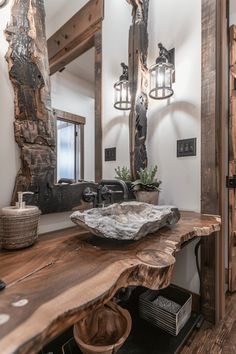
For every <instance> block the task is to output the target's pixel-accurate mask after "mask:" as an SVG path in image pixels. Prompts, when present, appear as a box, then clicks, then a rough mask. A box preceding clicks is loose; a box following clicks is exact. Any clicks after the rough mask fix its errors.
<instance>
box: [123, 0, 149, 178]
mask: <svg viewBox="0 0 236 354" xmlns="http://www.w3.org/2000/svg"><path fill="white" fill-rule="evenodd" d="M127 1H128V2H129V3H130V4H131V5H132V6H133V13H132V16H133V24H132V25H131V27H130V31H129V82H130V91H131V112H130V116H129V129H130V170H131V175H132V178H133V179H136V178H137V177H138V176H137V171H138V170H139V169H140V168H145V167H147V151H146V145H145V143H146V136H147V109H148V94H147V90H148V78H147V74H148V69H147V51H148V32H147V23H148V7H149V0H142V1H140V0H127Z"/></svg>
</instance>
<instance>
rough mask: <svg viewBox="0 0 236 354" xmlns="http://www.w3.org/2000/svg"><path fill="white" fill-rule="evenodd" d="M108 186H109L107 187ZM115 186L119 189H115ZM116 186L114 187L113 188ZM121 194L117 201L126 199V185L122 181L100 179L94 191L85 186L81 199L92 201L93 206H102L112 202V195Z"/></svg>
mask: <svg viewBox="0 0 236 354" xmlns="http://www.w3.org/2000/svg"><path fill="white" fill-rule="evenodd" d="M108 187H109V188H108ZM117 187H118V188H119V189H120V190H117ZM114 188H116V189H114ZM118 195H121V198H116V201H117V199H119V201H125V200H128V187H127V185H126V183H125V182H124V181H121V180H102V181H101V182H100V184H99V185H98V187H97V190H96V191H94V190H92V189H91V188H89V187H88V188H85V190H84V193H83V199H84V201H85V202H88V203H91V202H92V203H93V207H94V208H100V207H103V206H104V205H105V204H107V203H108V204H113V203H114V197H115V196H118Z"/></svg>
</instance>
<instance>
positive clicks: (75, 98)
mask: <svg viewBox="0 0 236 354" xmlns="http://www.w3.org/2000/svg"><path fill="white" fill-rule="evenodd" d="M86 2H87V0H79V1H71V2H69V3H68V1H67V0H60V1H57V2H55V1H52V0H45V12H46V36H47V40H49V39H50V37H52V36H53V35H54V34H55V33H56V31H58V30H59V29H60V28H61V27H62V26H63V25H65V23H66V22H67V21H69V20H70V19H71V18H72V16H74V15H75V14H76V13H78V11H80V10H81V8H82V7H83V6H84V5H85V4H86ZM51 100H52V108H53V113H54V116H55V120H56V137H57V167H56V182H57V183H58V182H60V181H64V182H65V181H67V180H71V181H78V180H87V181H95V158H94V155H95V154H94V152H95V50H94V46H93V47H92V48H91V49H88V50H87V51H85V52H84V53H82V54H79V55H78V57H77V58H75V59H74V60H72V61H71V62H68V64H67V65H65V66H63V65H62V67H61V68H59V70H58V71H56V72H55V73H53V74H52V75H51Z"/></svg>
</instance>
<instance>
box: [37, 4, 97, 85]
mask: <svg viewBox="0 0 236 354" xmlns="http://www.w3.org/2000/svg"><path fill="white" fill-rule="evenodd" d="M87 1H88V0H56V1H55V0H45V1H44V2H45V11H46V29H47V36H48V37H50V36H51V35H52V34H53V33H55V32H56V31H57V30H58V29H59V28H60V27H61V26H62V25H63V24H64V23H65V22H67V21H68V20H69V19H70V18H71V17H72V16H73V15H74V14H75V13H76V12H77V11H79V10H80V9H81V7H83V6H84V5H85V4H86V3H87ZM66 70H67V71H68V72H70V73H72V74H73V75H75V76H77V77H79V78H81V79H83V80H86V81H89V82H90V83H94V80H95V75H94V49H93V48H92V49H90V50H88V51H87V52H86V53H84V54H82V55H81V56H80V57H79V58H77V59H75V60H74V61H73V62H71V63H70V64H68V65H67V66H66Z"/></svg>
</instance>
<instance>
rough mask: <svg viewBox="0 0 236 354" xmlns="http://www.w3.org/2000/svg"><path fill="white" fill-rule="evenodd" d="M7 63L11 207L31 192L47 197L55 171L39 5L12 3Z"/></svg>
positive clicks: (41, 4)
mask: <svg viewBox="0 0 236 354" xmlns="http://www.w3.org/2000/svg"><path fill="white" fill-rule="evenodd" d="M6 39H7V41H8V42H9V49H8V52H7V54H6V60H7V62H8V66H9V76H10V80H11V82H12V85H13V88H14V92H15V123H14V128H15V140H16V142H17V144H18V146H19V148H20V150H21V168H20V171H19V172H18V174H17V177H16V182H15V188H14V192H13V196H12V202H14V201H15V200H16V197H17V192H18V191H22V190H31V191H33V192H35V193H39V192H40V193H42V192H43V194H44V197H47V198H48V197H49V196H50V193H52V188H53V184H54V169H55V167H56V149H55V129H54V119H53V115H52V112H51V101H50V82H49V65H48V53H47V41H46V34H45V11H44V2H43V0H31V1H30V0H24V1H19V0H14V1H13V6H12V14H11V20H10V23H9V25H8V26H7V28H6Z"/></svg>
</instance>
